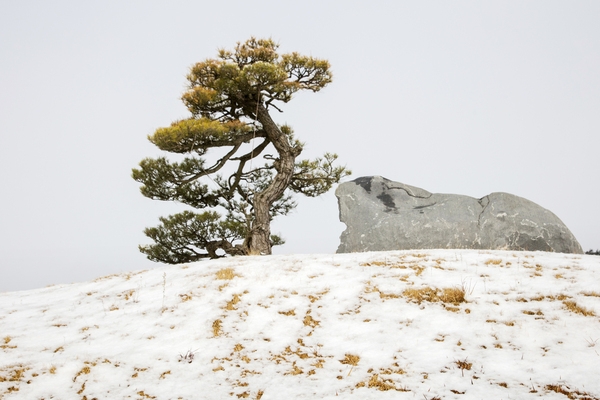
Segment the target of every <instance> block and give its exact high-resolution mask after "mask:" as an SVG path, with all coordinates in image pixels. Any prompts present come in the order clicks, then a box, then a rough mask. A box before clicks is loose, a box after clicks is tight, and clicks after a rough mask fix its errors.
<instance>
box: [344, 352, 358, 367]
mask: <svg viewBox="0 0 600 400" xmlns="http://www.w3.org/2000/svg"><path fill="white" fill-rule="evenodd" d="M359 361H360V357H359V356H357V355H355V354H346V355H345V356H344V359H343V360H340V363H342V364H346V365H352V366H355V367H356V366H357V365H358V362H359Z"/></svg>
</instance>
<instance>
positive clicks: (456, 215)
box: [335, 176, 583, 254]
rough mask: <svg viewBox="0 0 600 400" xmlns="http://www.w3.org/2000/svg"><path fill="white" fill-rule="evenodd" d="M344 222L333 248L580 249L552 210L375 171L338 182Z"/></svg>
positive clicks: (502, 195) (506, 197)
mask: <svg viewBox="0 0 600 400" xmlns="http://www.w3.org/2000/svg"><path fill="white" fill-rule="evenodd" d="M335 195H336V196H337V198H338V202H339V209H340V221H342V222H343V223H345V224H346V226H347V228H346V230H345V231H344V232H342V235H341V237H340V240H341V243H340V246H339V247H338V250H337V252H338V253H351V252H362V251H380V250H408V249H493V250H531V251H535V250H539V251H552V252H559V253H577V254H581V253H583V251H582V249H581V246H580V245H579V243H578V242H577V239H575V236H573V234H572V233H571V231H569V229H568V228H567V227H566V226H565V224H563V222H562V221H561V220H560V219H559V218H558V217H557V216H556V215H554V214H553V213H552V212H550V211H548V210H546V209H545V208H543V207H540V206H539V205H537V204H535V203H534V202H532V201H529V200H527V199H524V198H522V197H518V196H515V195H512V194H508V193H492V194H490V195H488V196H485V197H483V198H481V199H479V200H478V199H475V198H473V197H469V196H462V195H456V194H440V193H429V192H428V191H426V190H423V189H419V188H417V187H413V186H409V185H405V184H403V183H398V182H393V181H390V180H389V179H385V178H382V177H380V176H372V177H363V178H358V179H355V180H354V181H352V182H346V183H342V184H341V185H339V186H338V188H337V190H336V192H335Z"/></svg>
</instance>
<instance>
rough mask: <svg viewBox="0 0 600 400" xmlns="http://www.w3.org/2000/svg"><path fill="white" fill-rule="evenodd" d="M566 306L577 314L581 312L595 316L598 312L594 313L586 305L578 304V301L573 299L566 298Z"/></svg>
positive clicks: (588, 315)
mask: <svg viewBox="0 0 600 400" xmlns="http://www.w3.org/2000/svg"><path fill="white" fill-rule="evenodd" d="M563 304H564V306H565V307H566V309H567V310H569V311H571V312H573V313H575V314H581V315H584V316H586V317H594V316H596V314H595V313H594V311H592V310H588V309H587V308H584V307H580V306H578V305H577V303H575V302H574V301H572V300H564V301H563Z"/></svg>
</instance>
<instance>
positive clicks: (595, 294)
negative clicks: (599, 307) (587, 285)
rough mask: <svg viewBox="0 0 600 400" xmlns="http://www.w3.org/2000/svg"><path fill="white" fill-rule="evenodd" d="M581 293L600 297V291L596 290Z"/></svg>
mask: <svg viewBox="0 0 600 400" xmlns="http://www.w3.org/2000/svg"><path fill="white" fill-rule="evenodd" d="M581 294H582V295H584V296H587V297H600V293H598V292H596V291H593V292H582V293H581Z"/></svg>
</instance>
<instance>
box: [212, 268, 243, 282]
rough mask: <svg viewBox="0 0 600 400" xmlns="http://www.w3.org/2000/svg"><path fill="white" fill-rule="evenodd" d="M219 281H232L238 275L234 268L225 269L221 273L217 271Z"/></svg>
mask: <svg viewBox="0 0 600 400" xmlns="http://www.w3.org/2000/svg"><path fill="white" fill-rule="evenodd" d="M216 275H217V279H224V280H231V279H233V278H235V277H236V276H239V275H236V274H235V272H234V271H233V268H223V269H221V270H219V271H217V274H216Z"/></svg>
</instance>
